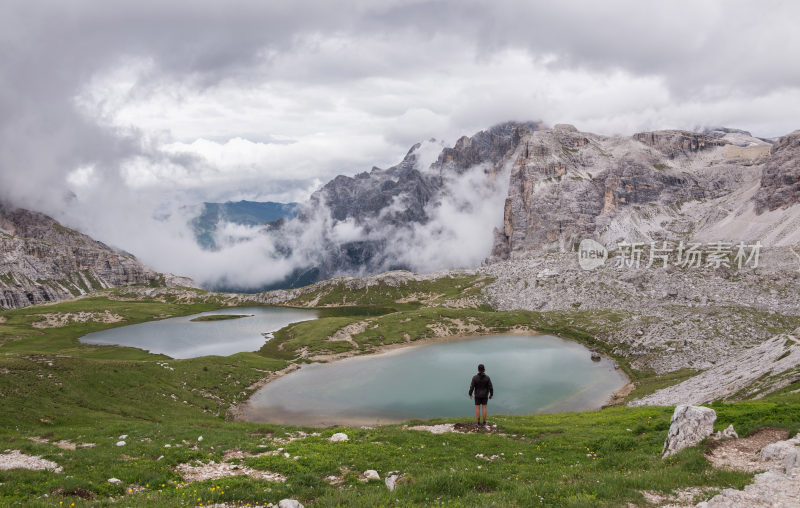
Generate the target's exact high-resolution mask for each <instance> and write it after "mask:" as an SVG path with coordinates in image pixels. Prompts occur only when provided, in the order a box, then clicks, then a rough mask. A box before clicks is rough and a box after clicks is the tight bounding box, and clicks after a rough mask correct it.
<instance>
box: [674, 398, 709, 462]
mask: <svg viewBox="0 0 800 508" xmlns="http://www.w3.org/2000/svg"><path fill="white" fill-rule="evenodd" d="M716 419H717V413H716V411H714V410H713V409H711V408H710V407H703V406H686V405H681V406H678V407H676V408H675V412H674V413H672V419H671V420H670V425H669V433H668V434H667V440H666V441H664V449H663V450H662V453H663V456H664V457H669V456H670V455H674V454H676V453H678V452H679V451H681V450H683V449H684V448H688V447H690V446H694V445H696V444H697V443H699V442H700V441H702V440H703V439H705V438H707V437H708V436H710V435H711V434H713V433H714V421H716Z"/></svg>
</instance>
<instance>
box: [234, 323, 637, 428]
mask: <svg viewBox="0 0 800 508" xmlns="http://www.w3.org/2000/svg"><path fill="white" fill-rule="evenodd" d="M499 334H503V335H531V336H536V335H551V334H546V333H544V332H541V331H538V330H533V329H530V328H527V327H520V326H516V327H512V328H510V329H508V330H503V331H496V330H491V331H476V332H470V333H458V334H451V335H439V336H434V337H428V338H424V339H418V340H414V341H407V342H400V343H394V344H386V345H381V346H377V347H375V348H374V349H372V350H370V351H369V352H366V353H359V351H360V350H355V351H353V350H351V351H346V352H343V353H332V354H327V355H315V356H312V357H303V356H301V357H300V360H308V361H310V362H311V364H325V363H331V362H336V361H339V360H346V359H348V358H356V357H364V358H366V357H370V356H378V355H382V354H386V353H389V352H392V351H396V350H398V349H407V348H412V347H418V346H424V345H428V344H435V343H442V342H450V341H457V340H464V339H470V338H479V337H485V336H489V335H499ZM552 336H553V337H556V338H558V339H561V340H566V341H569V342H572V343H575V344H579V345H581V346H583V347H584V348H586V350H587V353H589V354H591V352H592V351H593V350H590V349H589V347H588V346H587V345H586V344H584V343H582V342H580V341H578V340H575V339H571V338H568V337H560V336H556V335H552ZM599 354H600V355H601V356H603V357H604V358H606V359H608V360H610V361H612V362H615V363H616V360H615V359H614V358H613V357H611V356H609V355H607V354H605V353H602V352H599ZM302 365H303V364H302V363H291V364H290V365H289V366H287V367H286V368H284V369H281V370H279V371H275V372H273V373H271V374H270V375H268V376H265V377H263V378H261V379H259V380H258V381H256V382H255V383H253V384H251V385H250V386H248V387H247V390H248V391H250V394H249V395H248V397H247V399H245V400H243V401H242V402H240V403H238V404H234V405H231V406H230V407H229V408H228V410H227V412H226V419H229V420H232V421H238V422H248V423H270V424H272V423H274V422H254V421H252V420H248V419H246V418H245V409H246V407H247V405H248V404H249V403H250V400H251V398H252V397H253V395H254V394H255V393H256V392H257V391H258V390H259V389H260V388H263V387H264V386H266V385H267V384H269V383H271V382H272V381H275V380H277V379H280V378H282V377H283V376H285V375H287V374H290V373H292V372H294V371H296V370H299V369H300V367H301V366H302ZM615 370H616V371H617V372H619V373H620V374H621V375H622V376H623V377H624V379H625V381H626V383H625V385H624V386H622V387H621V388H619V389H617V390H615V391H614V392H613V393H612V394H611V395H609V396H608V397H607V398H606V399H605V402H603V403H601V404H600V407H598V408H597V409H594V410H593V411H598V410H600V409H602V408H604V407H608V406H612V405H618V404H620V403H622V402H623V401H624V398H625V397H626V396H627V395H628V394H629V393H630V392H631V391H632V390H633V388H634V384H633V382H632V381H631V379H630V377H629V376H628V374H627V373H626V372H625V371H624V370H623V369H620V368H617V369H615ZM251 390H252V391H251ZM397 423H402V422H387V423H374V422H373V423H369V424H365V425H370V426H372V425H394V424H397ZM281 425H282V424H281ZM296 426H308V427H337V426H342V425H340V424H338V423H337V424H330V425H314V424H309V425H305V424H303V425H296Z"/></svg>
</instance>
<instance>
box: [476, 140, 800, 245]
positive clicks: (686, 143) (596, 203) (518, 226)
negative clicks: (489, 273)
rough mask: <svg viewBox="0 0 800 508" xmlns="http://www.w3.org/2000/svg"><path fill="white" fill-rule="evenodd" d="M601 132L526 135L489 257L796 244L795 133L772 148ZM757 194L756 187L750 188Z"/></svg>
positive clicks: (798, 151)
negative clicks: (593, 247) (584, 249)
mask: <svg viewBox="0 0 800 508" xmlns="http://www.w3.org/2000/svg"><path fill="white" fill-rule="evenodd" d="M707 132H708V133H707V134H702V133H697V132H688V131H677V130H669V131H656V132H642V133H637V134H634V135H633V136H601V135H596V134H591V133H585V132H579V131H578V130H577V129H576V128H575V127H573V126H571V125H557V126H555V127H554V128H553V129H548V130H537V131H534V132H530V133H528V134H527V135H526V136H525V137H524V138H523V139H521V140H520V142H519V145H518V148H517V149H516V151H515V152H514V153H513V155H511V160H509V163H511V164H512V171H511V174H510V177H509V178H510V182H509V195H508V199H507V200H506V206H505V214H504V215H505V216H504V223H503V226H502V228H498V229H496V230H495V245H494V249H493V252H492V256H491V258H490V259H494V260H497V259H507V258H509V257H513V256H515V255H518V254H522V253H524V252H526V251H531V250H539V249H557V250H561V251H564V250H571V249H572V248H573V246H574V245H575V244H576V243H577V242H580V241H581V239H583V238H587V237H590V238H595V239H597V240H600V241H602V242H605V243H606V244H614V243H615V242H619V241H623V240H624V241H629V242H631V241H638V242H650V241H660V240H667V239H668V240H690V239H691V240H701V241H709V240H727V241H737V240H747V241H755V240H759V241H762V243H764V244H767V245H790V244H794V243H797V242H798V241H800V235H798V234H797V227H796V226H797V220H798V218H800V207H794V208H793V209H791V210H788V211H785V212H783V213H782V215H780V216H778V215H775V216H770V217H764V218H761V219H758V218H755V217H756V216H757V214H759V213H761V212H763V211H765V210H766V211H772V210H775V209H777V208H780V207H784V208H786V207H791V205H793V204H794V203H796V202H797V201H798V197H799V196H800V171H798V168H799V167H800V165H799V164H798V160H800V148H799V147H800V131H796V132H795V133H792V134H790V135H789V136H785V137H783V138H780V139H779V140H778V141H777V142H776V143H775V144H774V146H771V142H770V141H769V140H767V141H765V140H762V139H758V138H755V137H752V136H750V135H749V133H747V132H744V131H739V130H734V129H723V128H718V129H715V130H712V131H707ZM756 189H758V192H757V193H755V190H756Z"/></svg>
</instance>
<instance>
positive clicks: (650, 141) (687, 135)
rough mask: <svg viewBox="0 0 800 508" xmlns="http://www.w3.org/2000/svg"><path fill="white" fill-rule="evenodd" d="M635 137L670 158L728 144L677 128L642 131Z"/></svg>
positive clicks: (634, 136) (634, 137)
mask: <svg viewBox="0 0 800 508" xmlns="http://www.w3.org/2000/svg"><path fill="white" fill-rule="evenodd" d="M633 139H635V140H636V141H639V142H641V143H644V144H645V145H647V146H650V147H653V148H655V149H656V150H658V151H659V152H661V153H663V154H664V155H666V156H667V157H669V158H670V159H674V158H675V157H678V156H680V155H688V154H690V153H693V152H699V151H700V150H706V149H708V148H711V147H715V146H723V145H726V144H727V141H722V140H720V139H718V138H716V137H711V136H706V135H704V134H699V133H696V132H687V131H677V130H668V131H655V132H640V133H637V134H634V135H633Z"/></svg>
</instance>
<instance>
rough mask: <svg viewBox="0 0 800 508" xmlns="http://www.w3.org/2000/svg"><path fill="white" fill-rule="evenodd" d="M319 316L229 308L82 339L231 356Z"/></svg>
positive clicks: (176, 353) (184, 354)
mask: <svg viewBox="0 0 800 508" xmlns="http://www.w3.org/2000/svg"><path fill="white" fill-rule="evenodd" d="M220 314H225V315H234V314H238V315H243V314H250V315H248V316H247V317H243V318H238V319H225V320H221V321H194V322H193V321H191V320H192V319H195V318H197V317H199V316H213V315H220ZM317 316H318V313H317V311H315V310H306V309H287V308H280V307H228V308H225V309H218V310H212V311H209V312H203V313H200V314H194V315H191V316H182V317H175V318H169V319H162V320H160V321H148V322H147V323H139V324H135V325H129V326H122V327H119V328H111V329H109V330H103V331H100V332H94V333H90V334H88V335H84V336H83V337H81V338H80V341H81V342H83V343H85V344H103V345H114V346H130V347H137V348H140V349H144V350H147V351H150V352H151V353H159V354H164V355H167V356H170V357H172V358H194V357H197V356H207V355H220V356H227V355H232V354H234V353H241V352H244V351H258V350H259V349H261V346H263V345H264V343H265V342H266V340H267V337H265V335H264V334H269V333H271V332H275V331H277V330H280V329H281V328H283V327H284V326H286V325H288V324H291V323H296V322H298V321H309V320H312V319H316V318H317Z"/></svg>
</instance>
